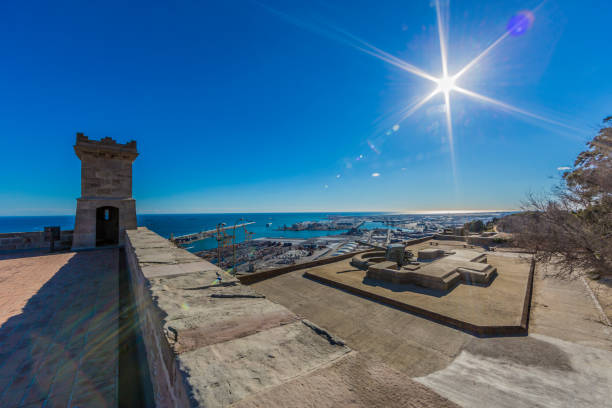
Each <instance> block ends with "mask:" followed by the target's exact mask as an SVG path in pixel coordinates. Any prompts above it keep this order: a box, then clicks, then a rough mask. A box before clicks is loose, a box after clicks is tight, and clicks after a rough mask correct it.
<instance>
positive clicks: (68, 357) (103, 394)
mask: <svg viewBox="0 0 612 408" xmlns="http://www.w3.org/2000/svg"><path fill="white" fill-rule="evenodd" d="M21 255H22V256H19V255H14V254H13V255H9V256H7V255H0V407H3V408H12V407H49V408H50V407H110V406H117V377H118V328H119V325H118V305H119V299H118V298H119V283H118V266H119V252H118V250H117V249H106V250H98V251H91V252H79V253H61V254H53V255H49V254H42V253H38V254H37V253H32V252H28V253H23V254H21Z"/></svg>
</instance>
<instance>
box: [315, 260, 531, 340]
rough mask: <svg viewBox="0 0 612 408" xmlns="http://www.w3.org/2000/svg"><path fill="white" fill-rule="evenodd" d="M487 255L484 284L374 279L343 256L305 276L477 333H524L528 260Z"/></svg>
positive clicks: (529, 265)
mask: <svg viewBox="0 0 612 408" xmlns="http://www.w3.org/2000/svg"><path fill="white" fill-rule="evenodd" d="M488 259H489V261H488V262H489V264H490V265H492V266H493V267H495V268H497V276H496V277H495V278H494V279H493V281H492V282H490V284H489V285H487V286H479V285H467V284H460V285H457V286H456V287H454V288H453V290H451V291H444V290H434V289H426V288H422V287H420V286H416V285H409V284H408V285H403V284H393V283H387V282H381V281H378V280H374V279H371V278H368V277H366V272H365V271H363V270H360V269H358V268H355V267H353V266H352V265H351V264H350V262H349V261H348V260H347V261H340V262H337V263H334V264H329V265H323V266H319V267H316V268H311V269H308V270H306V271H305V272H304V276H305V277H307V278H310V279H313V280H316V281H318V282H322V283H325V284H329V285H331V286H334V287H337V288H339V289H342V290H346V291H348V292H351V293H355V294H357V295H360V296H363V297H366V298H370V299H373V300H376V301H379V302H382V303H386V304H389V305H391V306H394V307H398V308H400V309H403V310H406V311H410V312H413V313H416V314H419V315H423V316H425V317H428V318H431V319H434V320H437V321H440V322H443V323H446V324H450V325H453V326H456V327H459V328H462V329H465V330H468V331H472V332H476V333H479V334H501V333H505V334H508V333H513V332H515V333H518V332H524V331H525V330H526V327H525V326H524V325H525V324H526V323H525V320H526V319H525V317H526V310H525V298H526V296H527V295H528V290H527V289H528V287H529V276H530V267H531V263H530V261H529V260H527V259H525V260H520V259H510V258H508V257H496V256H494V255H489V256H488ZM483 265H486V264H483ZM432 266H433V265H432Z"/></svg>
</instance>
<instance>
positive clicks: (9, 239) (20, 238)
mask: <svg viewBox="0 0 612 408" xmlns="http://www.w3.org/2000/svg"><path fill="white" fill-rule="evenodd" d="M72 234H73V231H72V230H65V231H61V232H60V240H59V241H55V244H54V247H55V249H56V250H62V249H69V248H70V246H71V245H72ZM50 244H51V243H50V242H49V241H45V233H44V232H43V231H32V232H9V233H2V234H0V252H3V251H19V250H23V249H43V250H49V249H50Z"/></svg>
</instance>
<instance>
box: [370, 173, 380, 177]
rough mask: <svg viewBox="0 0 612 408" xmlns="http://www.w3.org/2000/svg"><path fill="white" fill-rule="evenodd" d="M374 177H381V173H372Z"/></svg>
mask: <svg viewBox="0 0 612 408" xmlns="http://www.w3.org/2000/svg"><path fill="white" fill-rule="evenodd" d="M372 177H380V173H372Z"/></svg>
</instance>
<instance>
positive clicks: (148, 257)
mask: <svg viewBox="0 0 612 408" xmlns="http://www.w3.org/2000/svg"><path fill="white" fill-rule="evenodd" d="M125 235H126V237H125V243H126V244H125V252H126V257H127V265H128V269H129V274H130V280H131V282H132V291H133V293H134V298H135V299H134V300H135V304H136V305H137V310H138V316H139V320H140V326H141V327H142V330H143V340H144V344H145V349H146V354H147V361H148V365H149V371H150V374H151V382H152V385H153V392H154V398H155V403H156V406H158V407H209V406H214V407H221V406H229V405H232V404H234V403H237V402H238V401H241V400H244V399H247V398H249V397H251V396H253V395H255V394H257V393H259V392H262V391H265V390H270V389H273V388H274V387H278V386H284V385H285V384H287V383H289V382H290V381H292V380H293V379H294V378H298V377H301V376H304V375H307V374H309V373H311V372H313V371H314V370H316V369H319V368H324V367H328V366H329V365H330V364H331V363H332V362H334V361H336V360H338V359H339V358H341V357H343V356H345V355H348V353H349V352H350V349H349V348H348V347H347V346H345V345H344V342H342V341H341V340H339V339H337V338H335V337H333V336H332V335H331V334H330V333H328V332H327V331H326V330H324V329H322V328H320V327H317V326H316V325H314V324H312V323H310V322H307V321H305V320H303V319H301V318H300V317H299V316H297V315H296V314H295V313H293V312H291V311H290V310H288V309H287V308H285V307H284V306H281V305H279V304H277V303H274V302H271V301H270V300H268V299H266V298H265V297H264V296H262V295H260V294H259V293H257V292H255V291H254V290H253V289H251V288H250V287H248V286H244V285H242V284H241V283H240V282H239V281H238V280H237V279H236V278H234V277H232V276H231V275H229V274H227V273H226V272H224V271H223V270H221V269H219V268H217V267H216V266H214V265H212V264H211V263H209V262H207V261H204V260H202V259H201V258H199V257H197V256H195V255H194V254H191V253H189V252H187V251H185V250H184V249H181V248H177V247H176V246H174V245H173V244H172V243H170V242H169V241H168V240H167V239H164V238H162V237H161V236H159V235H157V234H155V233H154V232H152V231H149V230H148V229H146V228H138V229H137V230H129V231H126V233H125Z"/></svg>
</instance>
